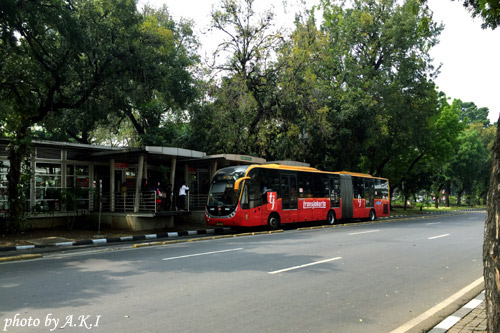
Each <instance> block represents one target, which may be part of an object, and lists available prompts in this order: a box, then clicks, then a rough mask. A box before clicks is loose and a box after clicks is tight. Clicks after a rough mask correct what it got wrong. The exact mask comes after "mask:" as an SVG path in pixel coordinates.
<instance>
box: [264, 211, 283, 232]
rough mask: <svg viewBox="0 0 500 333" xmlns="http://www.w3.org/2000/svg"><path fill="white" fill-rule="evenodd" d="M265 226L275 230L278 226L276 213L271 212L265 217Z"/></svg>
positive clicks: (278, 220) (278, 219) (278, 221)
mask: <svg viewBox="0 0 500 333" xmlns="http://www.w3.org/2000/svg"><path fill="white" fill-rule="evenodd" d="M267 226H268V228H269V229H271V230H276V229H278V228H279V226H280V217H279V215H278V214H271V215H269V218H268V219H267Z"/></svg>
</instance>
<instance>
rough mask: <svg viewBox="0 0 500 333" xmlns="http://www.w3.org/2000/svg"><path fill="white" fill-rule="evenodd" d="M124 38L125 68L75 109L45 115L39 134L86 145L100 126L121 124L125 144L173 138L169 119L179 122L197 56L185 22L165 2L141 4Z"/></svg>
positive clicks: (115, 129)
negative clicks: (134, 23)
mask: <svg viewBox="0 0 500 333" xmlns="http://www.w3.org/2000/svg"><path fill="white" fill-rule="evenodd" d="M138 15H139V18H140V21H139V22H138V24H137V26H136V29H137V31H134V33H133V35H131V38H130V40H129V45H130V46H129V47H130V50H131V51H130V52H129V53H128V54H126V58H125V57H124V58H123V59H122V60H123V63H124V66H126V67H127V70H126V71H123V72H122V73H120V74H119V75H116V74H115V75H113V76H112V77H110V83H111V84H108V85H105V86H103V87H102V88H101V89H100V90H99V92H98V94H94V96H92V97H90V98H89V99H88V100H87V101H86V102H85V103H84V104H83V105H82V106H81V107H80V108H79V109H66V110H62V112H59V113H58V114H54V113H52V114H49V115H48V117H46V118H45V119H44V121H43V123H42V125H43V129H44V131H45V132H44V134H48V135H50V136H51V137H52V138H55V139H59V140H61V141H66V140H70V139H71V140H75V141H77V142H80V143H86V144H89V143H91V142H93V141H95V139H96V138H95V137H94V135H95V134H94V133H97V132H98V131H100V130H101V131H102V130H105V131H107V132H108V134H109V133H114V135H115V136H120V134H119V133H120V131H122V130H123V129H124V128H130V127H131V128H132V129H133V131H127V134H128V137H129V138H130V140H127V137H124V138H123V139H122V140H120V141H122V142H123V140H127V141H128V145H131V146H134V145H138V144H141V143H145V144H157V145H167V144H171V143H172V142H173V141H174V140H175V138H176V137H177V133H176V128H175V126H172V123H180V122H181V120H183V118H184V114H183V112H182V111H183V110H184V109H185V108H186V107H187V105H188V104H189V103H190V102H191V101H192V100H193V99H194V97H195V95H196V89H195V86H194V84H193V83H194V79H193V76H192V74H191V67H193V66H194V65H195V64H196V63H197V61H198V57H197V55H196V53H195V51H196V48H197V45H198V44H197V41H196V39H195V38H194V36H193V31H192V27H191V25H192V23H191V22H184V21H182V20H181V21H180V22H175V21H174V20H173V19H172V17H171V16H170V15H169V12H168V9H167V7H165V6H163V7H161V8H160V9H153V8H151V7H148V6H145V7H144V9H143V11H142V13H138Z"/></svg>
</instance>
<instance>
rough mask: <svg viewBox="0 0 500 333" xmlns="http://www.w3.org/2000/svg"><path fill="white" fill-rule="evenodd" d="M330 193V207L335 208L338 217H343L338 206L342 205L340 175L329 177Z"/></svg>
mask: <svg viewBox="0 0 500 333" xmlns="http://www.w3.org/2000/svg"><path fill="white" fill-rule="evenodd" d="M328 189H329V194H330V207H331V208H332V209H334V210H335V214H336V215H337V218H339V219H340V218H342V215H339V212H338V208H339V207H340V178H339V176H338V175H333V176H331V177H330V178H329V186H328Z"/></svg>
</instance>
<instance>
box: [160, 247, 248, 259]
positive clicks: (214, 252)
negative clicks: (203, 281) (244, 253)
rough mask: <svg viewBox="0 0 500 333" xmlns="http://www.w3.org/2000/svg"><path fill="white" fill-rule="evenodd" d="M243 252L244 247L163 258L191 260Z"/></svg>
mask: <svg viewBox="0 0 500 333" xmlns="http://www.w3.org/2000/svg"><path fill="white" fill-rule="evenodd" d="M239 250H243V248H242V247H239V248H236V249H229V250H221V251H212V252H204V253H195V254H188V255H185V256H179V257H170V258H163V259H162V260H174V259H183V258H191V257H199V256H206V255H210V254H217V253H224V252H232V251H239Z"/></svg>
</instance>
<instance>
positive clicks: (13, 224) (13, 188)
mask: <svg viewBox="0 0 500 333" xmlns="http://www.w3.org/2000/svg"><path fill="white" fill-rule="evenodd" d="M28 132H29V129H28V128H27V127H21V128H20V129H19V130H18V131H17V133H16V136H15V137H13V138H12V139H11V142H10V145H9V161H10V168H9V172H8V174H7V181H8V188H7V191H8V195H9V211H8V215H7V224H6V225H5V226H4V229H5V231H6V232H16V231H19V230H21V229H22V227H23V225H24V213H25V197H24V193H23V184H22V181H21V174H22V162H23V159H24V157H25V156H26V154H27V152H28V151H29V147H30V142H31V140H30V138H31V136H30V135H29V133H28Z"/></svg>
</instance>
